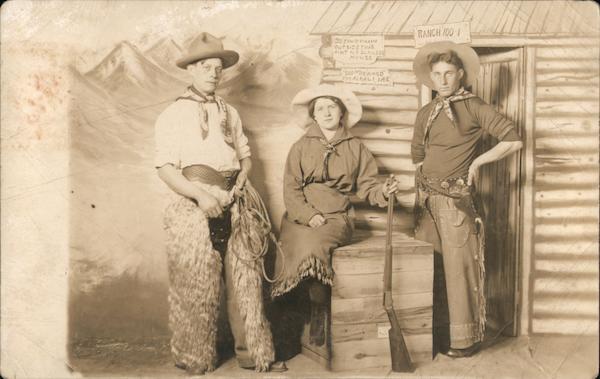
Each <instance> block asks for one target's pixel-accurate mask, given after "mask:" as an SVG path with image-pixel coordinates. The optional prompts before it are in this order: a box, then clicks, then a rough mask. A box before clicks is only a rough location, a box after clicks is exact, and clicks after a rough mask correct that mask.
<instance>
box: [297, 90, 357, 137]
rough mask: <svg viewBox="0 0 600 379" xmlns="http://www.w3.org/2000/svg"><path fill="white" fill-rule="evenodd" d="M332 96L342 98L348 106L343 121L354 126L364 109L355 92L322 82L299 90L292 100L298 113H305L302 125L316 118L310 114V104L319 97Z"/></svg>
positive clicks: (346, 124)
mask: <svg viewBox="0 0 600 379" xmlns="http://www.w3.org/2000/svg"><path fill="white" fill-rule="evenodd" d="M323 96H331V97H335V98H338V99H340V101H341V102H342V103H343V104H344V106H345V107H346V113H345V114H344V117H343V118H342V123H343V125H344V126H345V127H346V128H352V127H353V126H355V125H356V124H357V123H358V122H359V121H360V118H361V117H362V113H363V109H362V105H361V104H360V101H359V100H358V98H357V97H356V95H355V94H354V92H352V91H350V90H347V89H345V88H343V87H340V86H334V85H331V84H321V85H320V86H317V87H314V88H306V89H303V90H302V91H300V92H298V93H297V94H296V96H294V99H293V100H292V109H293V110H294V112H296V113H301V114H302V113H304V115H303V120H302V122H303V124H302V127H306V126H308V125H310V124H312V123H314V120H313V119H311V118H310V116H309V115H308V104H309V103H310V102H311V101H312V100H314V99H316V98H319V97H323Z"/></svg>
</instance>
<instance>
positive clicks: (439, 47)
mask: <svg viewBox="0 0 600 379" xmlns="http://www.w3.org/2000/svg"><path fill="white" fill-rule="evenodd" d="M449 50H453V51H454V52H455V53H456V54H457V55H458V57H459V58H460V59H461V61H462V62H463V66H464V71H465V74H466V78H465V79H463V84H465V85H471V84H473V83H474V82H475V80H477V75H479V67H480V63H479V56H478V55H477V53H476V52H475V50H473V48H472V47H471V46H469V45H461V44H456V43H454V42H450V41H442V42H432V43H428V44H427V45H425V46H423V47H421V48H420V49H419V52H418V53H417V56H416V57H415V59H414V61H413V71H414V73H415V75H416V76H417V79H418V80H419V81H420V82H421V83H423V84H424V85H426V86H427V87H429V88H433V87H434V86H433V82H432V81H431V78H430V76H429V73H430V72H431V70H430V68H429V64H428V63H427V57H428V56H429V54H431V53H443V52H446V51H449Z"/></svg>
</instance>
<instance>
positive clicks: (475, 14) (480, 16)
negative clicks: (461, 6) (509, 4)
mask: <svg viewBox="0 0 600 379" xmlns="http://www.w3.org/2000/svg"><path fill="white" fill-rule="evenodd" d="M496 5H497V4H496V2H493V1H475V2H474V3H473V5H471V8H470V9H469V14H468V16H467V18H468V20H469V22H470V30H471V33H474V32H475V31H476V30H478V29H479V25H480V24H482V23H484V22H488V21H489V18H488V17H487V16H491V13H488V9H490V8H494V7H495V6H496Z"/></svg>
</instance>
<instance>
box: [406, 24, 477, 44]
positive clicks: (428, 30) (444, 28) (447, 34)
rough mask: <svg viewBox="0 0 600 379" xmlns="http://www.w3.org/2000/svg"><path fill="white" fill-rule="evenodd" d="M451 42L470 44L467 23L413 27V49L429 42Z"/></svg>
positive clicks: (469, 30) (469, 32)
mask: <svg viewBox="0 0 600 379" xmlns="http://www.w3.org/2000/svg"><path fill="white" fill-rule="evenodd" d="M439 41H452V42H455V43H468V42H471V28H470V26H469V22H468V21H466V22H457V23H453V24H437V25H420V26H416V27H415V47H421V46H423V45H426V44H428V43H430V42H439Z"/></svg>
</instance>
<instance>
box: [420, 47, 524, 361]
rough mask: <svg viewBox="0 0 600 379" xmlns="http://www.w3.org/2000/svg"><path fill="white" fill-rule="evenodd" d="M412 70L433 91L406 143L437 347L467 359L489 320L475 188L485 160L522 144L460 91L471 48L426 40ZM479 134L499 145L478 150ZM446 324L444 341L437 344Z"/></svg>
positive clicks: (474, 67) (467, 77) (473, 73)
mask: <svg viewBox="0 0 600 379" xmlns="http://www.w3.org/2000/svg"><path fill="white" fill-rule="evenodd" d="M413 70H414V72H415V74H416V76H417V78H418V79H419V81H420V82H421V83H423V84H425V85H426V86H427V87H429V88H431V89H432V90H434V91H436V92H437V96H436V97H435V98H434V99H433V101H431V102H430V103H429V104H427V105H425V106H424V107H423V108H421V109H420V110H419V112H418V114H417V119H416V122H415V128H414V134H413V139H412V144H411V155H412V160H413V163H415V164H417V173H416V192H417V194H416V203H415V237H416V238H417V239H420V240H423V241H427V242H430V243H432V244H433V246H434V250H435V261H436V264H435V278H436V279H435V285H434V317H433V319H434V325H433V326H434V350H435V349H438V350H439V351H441V352H446V351H447V352H446V354H447V355H448V356H450V357H453V358H460V357H468V356H471V355H473V354H475V353H476V352H477V351H478V350H479V348H480V343H481V341H482V340H483V336H484V331H485V320H486V316H485V292H484V278H485V270H484V234H483V233H484V228H483V218H482V215H481V213H480V212H479V211H478V208H476V206H475V201H474V197H475V195H476V193H475V187H474V185H475V182H476V179H477V175H478V171H479V168H480V167H481V166H482V165H484V164H487V163H491V162H495V161H498V160H500V159H502V158H504V157H506V156H508V155H510V154H512V153H514V152H516V151H517V150H519V149H520V148H521V147H522V143H521V140H520V137H519V135H518V134H517V132H516V131H515V127H514V124H513V123H512V122H511V121H510V120H508V119H506V118H505V117H504V116H503V115H501V114H499V113H498V112H497V111H496V110H495V109H494V108H492V107H491V106H490V105H488V104H486V103H485V102H484V101H483V100H481V99H480V98H478V97H477V96H475V95H473V94H472V93H470V92H469V91H468V90H467V89H465V86H468V85H470V84H472V83H473V81H474V80H475V79H476V78H477V74H478V72H479V58H478V56H477V53H475V51H474V50H473V49H472V48H471V47H469V46H467V45H458V44H455V43H452V42H436V43H431V44H428V45H425V46H423V47H422V48H421V49H420V50H419V52H418V54H417V56H416V57H415V60H414V62H413ZM484 132H485V133H488V134H490V135H492V136H493V137H495V138H496V139H498V140H499V143H498V144H497V145H496V146H495V147H493V148H492V149H490V150H488V151H486V152H483V153H481V151H480V143H481V139H482V136H483V134H484ZM444 279H445V287H444V285H443V282H444ZM446 298H447V305H446V302H445V301H446ZM446 314H447V315H448V317H449V321H447V320H445V319H444V318H445V315H446ZM448 323H449V325H448ZM448 327H449V337H450V341H449V342H450V344H449V346H448V345H447V344H444V343H443V342H444V341H441V342H440V336H442V335H444V334H446V333H447V328H448ZM444 329H446V330H444ZM444 332H446V333H444ZM446 335H447V334H446ZM436 345H437V346H436ZM440 345H441V346H440ZM444 345H445V346H444Z"/></svg>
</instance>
